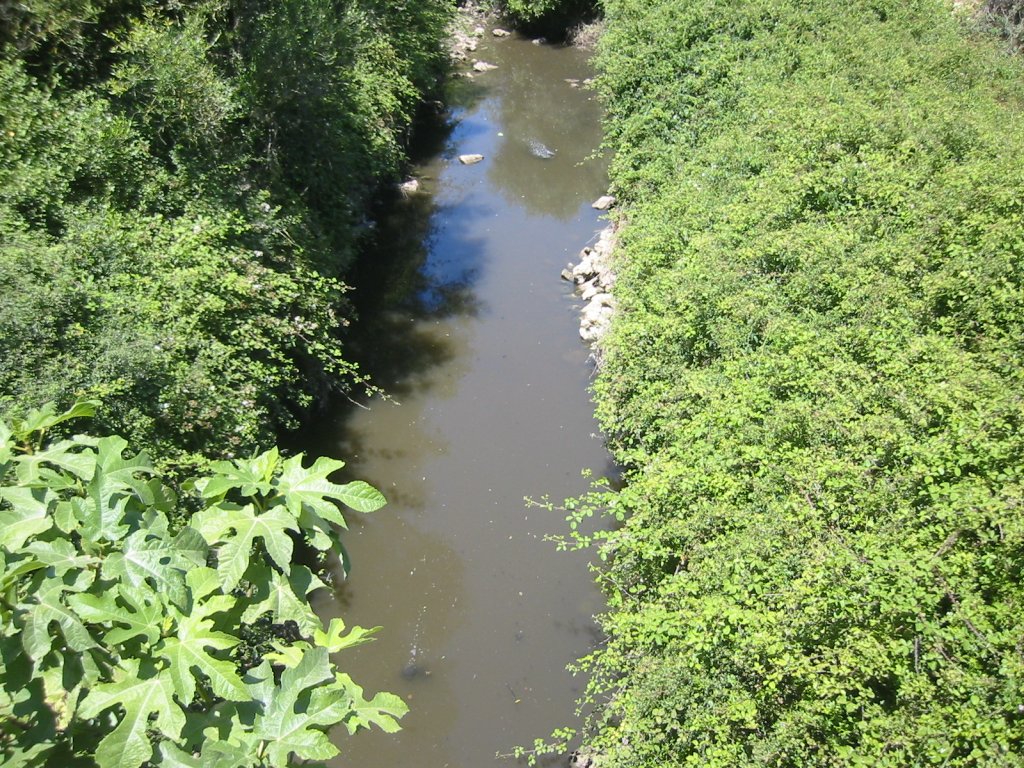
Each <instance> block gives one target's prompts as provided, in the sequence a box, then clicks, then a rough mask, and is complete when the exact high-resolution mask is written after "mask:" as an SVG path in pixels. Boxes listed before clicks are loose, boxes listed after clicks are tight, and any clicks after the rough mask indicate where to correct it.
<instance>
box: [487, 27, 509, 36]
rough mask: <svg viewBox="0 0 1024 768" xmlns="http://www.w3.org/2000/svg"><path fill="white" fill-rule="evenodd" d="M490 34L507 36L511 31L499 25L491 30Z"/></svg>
mask: <svg viewBox="0 0 1024 768" xmlns="http://www.w3.org/2000/svg"><path fill="white" fill-rule="evenodd" d="M491 34H492V35H494V36H495V37H508V36H509V35H511V34H512V33H511V32H509V31H508V30H507V29H501V28H500V27H498V28H495V29H493V30H491Z"/></svg>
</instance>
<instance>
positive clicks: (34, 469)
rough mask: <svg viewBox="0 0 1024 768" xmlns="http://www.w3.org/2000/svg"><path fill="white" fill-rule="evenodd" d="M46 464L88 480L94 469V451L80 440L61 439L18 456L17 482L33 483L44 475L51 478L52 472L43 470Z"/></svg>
mask: <svg viewBox="0 0 1024 768" xmlns="http://www.w3.org/2000/svg"><path fill="white" fill-rule="evenodd" d="M48 464H50V465H53V466H56V467H59V468H60V469H63V470H65V471H67V472H70V473H71V474H72V475H74V476H75V477H77V478H78V479H80V480H82V481H84V482H88V481H89V480H90V479H92V476H93V474H94V473H95V471H96V453H95V451H93V450H92V449H91V448H90V447H89V445H88V443H86V442H83V441H82V440H62V441H60V442H59V443H54V444H53V445H49V446H46V447H45V448H43V449H41V450H38V451H35V452H33V453H29V454H25V455H22V456H19V457H18V460H17V469H16V471H17V476H18V482H20V483H35V482H38V481H39V480H40V479H42V478H44V477H47V478H48V479H49V478H52V477H53V476H54V475H53V473H52V472H51V473H49V474H47V473H46V472H45V470H44V468H45V466H46V465H48ZM69 480H70V478H69Z"/></svg>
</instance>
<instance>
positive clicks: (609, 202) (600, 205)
mask: <svg viewBox="0 0 1024 768" xmlns="http://www.w3.org/2000/svg"><path fill="white" fill-rule="evenodd" d="M613 205H615V197H614V196H613V195H602V196H601V197H599V198H597V200H595V201H594V202H592V203H591V204H590V207H591V208H596V209H597V210H599V211H607V210H608V209H609V208H611V207H612V206H613Z"/></svg>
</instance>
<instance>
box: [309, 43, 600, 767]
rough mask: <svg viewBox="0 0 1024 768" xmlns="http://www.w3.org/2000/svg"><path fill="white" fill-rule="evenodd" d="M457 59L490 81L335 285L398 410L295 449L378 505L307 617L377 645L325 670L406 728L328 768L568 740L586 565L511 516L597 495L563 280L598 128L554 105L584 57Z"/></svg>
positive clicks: (573, 94) (461, 96) (588, 616)
mask: <svg viewBox="0 0 1024 768" xmlns="http://www.w3.org/2000/svg"><path fill="white" fill-rule="evenodd" d="M473 55H474V56H476V57H477V58H479V59H481V60H485V61H487V62H490V63H493V64H495V65H497V69H495V70H493V71H489V72H486V73H484V74H479V75H476V76H475V77H474V78H472V79H464V80H459V81H456V82H455V83H454V87H453V88H452V95H451V99H450V101H451V103H450V113H449V119H448V120H447V121H446V123H445V125H444V126H443V127H441V128H440V129H439V130H438V131H437V132H436V133H435V134H431V135H428V136H427V137H426V143H427V144H429V145H430V147H429V148H428V150H427V152H426V155H427V156H426V157H425V159H424V160H423V162H422V163H420V164H419V165H418V166H417V167H416V168H414V175H415V176H417V177H418V178H420V179H421V180H422V188H421V191H420V192H418V193H415V194H412V195H410V196H409V198H408V199H407V200H404V201H401V202H399V203H398V204H396V205H395V206H394V207H393V209H392V210H390V212H389V213H388V215H386V216H384V217H383V218H382V219H381V220H380V221H379V222H378V224H377V241H378V242H377V247H376V249H375V253H374V254H373V256H372V258H370V259H369V260H368V261H367V263H366V264H365V265H364V267H363V268H362V270H361V272H360V274H358V275H357V276H355V278H354V279H353V282H354V283H355V284H356V285H357V286H360V287H359V288H358V290H357V292H356V293H357V302H358V305H359V306H360V307H361V316H360V319H359V323H358V325H359V337H358V338H357V339H356V340H354V341H353V343H352V345H351V348H350V351H349V354H350V355H353V356H354V357H356V358H357V359H359V360H360V362H361V364H362V366H363V368H364V370H366V371H368V372H369V373H370V374H371V375H372V377H373V379H374V380H375V381H376V382H377V383H379V384H380V385H382V386H383V387H384V388H385V389H386V390H387V391H388V392H389V393H390V395H391V397H392V398H393V401H392V402H387V401H382V400H379V399H377V400H374V401H372V402H370V403H369V409H368V410H364V409H362V408H354V407H351V406H349V407H342V405H341V404H339V407H338V408H337V409H336V411H337V412H336V413H335V414H334V415H333V416H332V415H328V416H327V417H326V418H325V419H324V420H323V421H322V423H320V424H319V425H317V428H316V434H315V435H312V436H310V437H309V444H307V445H306V446H305V448H306V449H307V450H310V451H311V452H320V453H324V454H328V455H332V456H336V457H338V458H342V459H344V460H346V461H347V462H348V467H347V470H346V471H347V472H348V473H349V476H350V477H352V478H362V479H365V480H367V481H369V482H371V483H373V484H374V485H376V486H377V487H378V488H380V489H381V490H382V491H384V493H385V495H386V496H387V497H388V500H389V505H388V506H387V507H385V508H384V509H383V510H381V511H379V512H376V513H374V514H373V515H369V516H357V515H355V514H352V515H350V520H351V530H350V531H348V532H347V534H346V535H345V542H346V546H347V549H348V551H349V553H350V555H351V561H352V562H351V565H352V570H351V573H350V575H349V577H348V579H347V581H345V582H344V583H343V584H342V585H341V586H340V587H339V588H338V590H337V593H336V594H335V595H333V596H329V597H327V598H322V599H320V600H319V601H318V602H317V609H318V611H320V613H321V614H322V615H323V616H324V617H325V618H329V617H330V616H333V615H340V616H342V617H343V618H344V619H345V621H346V623H348V624H349V625H350V626H351V625H353V624H359V625H362V626H375V625H381V626H382V627H383V629H382V630H381V632H380V633H379V635H378V636H377V639H376V640H375V641H374V642H373V643H371V644H369V645H367V646H363V647H360V648H357V649H353V650H349V651H346V652H345V653H344V654H343V655H342V656H341V657H339V658H338V662H339V665H340V666H341V667H342V668H343V669H344V670H345V671H347V672H349V673H350V674H351V675H352V677H353V678H354V679H355V680H356V681H357V682H358V683H359V684H360V685H363V686H364V687H365V688H366V691H367V693H368V694H372V692H375V691H377V690H388V691H392V692H394V693H396V694H398V695H400V696H402V697H403V698H404V699H405V700H406V701H407V702H408V704H409V706H410V708H411V711H410V713H409V714H408V715H407V716H406V717H405V719H404V720H403V722H402V728H403V730H402V731H401V733H399V734H395V735H388V734H384V733H381V732H379V731H373V732H361V733H359V734H358V735H356V736H354V737H349V736H347V735H346V734H344V733H340V734H339V735H338V740H337V743H338V745H339V747H340V748H341V749H342V754H341V756H339V757H338V758H337V759H336V760H335V761H333V762H332V763H331V765H332V766H336V767H338V768H342V767H344V768H354V767H356V766H358V767H359V768H393V767H397V766H417V768H445V767H448V766H451V767H452V768H455V767H458V768H470V767H471V766H474V767H475V766H480V765H487V764H492V763H496V762H498V763H501V764H506V765H507V764H510V763H509V762H507V761H500V760H499V759H498V758H496V757H495V754H496V752H509V751H510V750H511V749H512V747H513V746H515V745H517V744H522V745H528V744H530V743H532V741H533V739H534V738H535V737H543V736H547V735H548V734H549V733H550V732H551V730H552V729H553V728H555V727H558V726H562V725H578V723H577V722H576V720H575V718H574V715H573V712H574V702H575V699H576V697H577V696H578V694H579V692H580V687H581V686H582V685H583V683H582V681H580V680H579V679H576V678H573V676H572V675H571V674H570V673H569V672H567V671H566V669H565V667H566V665H567V664H569V663H570V662H572V661H573V660H575V659H576V658H578V657H580V656H582V655H584V654H585V653H586V652H587V651H588V650H590V648H592V647H593V645H594V643H595V642H597V641H598V634H597V630H596V627H595V625H594V623H593V620H592V616H593V614H595V613H597V612H599V611H600V610H601V608H602V600H601V597H600V594H599V593H598V591H597V589H596V587H595V586H594V584H593V581H592V576H591V574H590V573H589V570H588V555H587V554H586V553H559V552H556V550H555V546H554V545H553V544H552V543H551V542H550V541H546V540H545V536H546V535H549V534H557V533H563V532H564V531H565V529H566V525H565V522H564V519H563V516H562V515H561V514H559V513H557V512H555V513H552V512H546V511H543V510H541V509H538V508H528V507H527V506H526V504H525V503H524V496H531V497H536V498H540V497H542V496H544V495H550V497H551V498H552V499H555V500H560V499H562V498H565V497H568V496H573V495H576V494H579V493H580V492H582V491H585V490H586V489H587V487H588V483H589V481H588V480H587V479H585V478H584V477H582V476H581V470H583V469H584V468H591V469H593V470H594V471H595V473H596V474H601V473H610V472H613V468H612V466H611V465H610V459H609V456H608V454H607V453H606V451H605V449H604V447H603V444H602V441H601V439H600V437H599V436H598V434H597V432H598V428H597V424H596V423H595V421H594V419H593V415H592V410H593V409H592V404H591V401H590V398H589V395H588V391H587V388H588V385H589V383H590V377H591V376H592V372H593V367H592V363H591V362H590V361H589V360H588V356H589V349H588V348H587V347H586V346H585V345H583V344H582V343H581V342H580V340H579V336H578V330H577V329H578V307H579V301H578V300H576V299H575V298H574V296H573V295H572V291H571V288H570V286H569V285H568V284H567V283H565V282H563V281H561V280H560V279H559V272H560V270H561V269H562V267H564V266H565V264H566V263H567V262H568V261H571V260H574V259H575V257H576V253H577V252H578V251H579V250H580V248H581V247H583V246H584V245H586V244H588V243H592V242H593V241H594V240H595V239H596V235H597V233H598V231H599V230H600V229H601V227H602V222H601V220H600V215H599V214H598V212H596V211H594V210H592V209H591V207H590V203H591V202H592V201H593V200H594V199H595V198H596V197H598V196H600V195H601V194H603V192H604V190H605V187H606V184H607V178H606V166H605V164H604V162H603V161H602V160H600V159H594V158H593V157H592V155H593V153H594V152H595V149H596V148H597V146H598V144H599V142H600V108H599V106H598V103H597V100H596V97H595V96H594V95H593V94H592V93H591V92H589V91H587V90H586V89H584V88H578V87H573V84H571V83H570V82H567V80H577V81H582V80H584V79H585V78H587V77H588V76H589V75H590V74H591V72H590V69H589V65H588V62H587V57H586V55H585V54H584V53H582V52H580V51H577V50H574V49H571V48H565V47H559V46H552V45H546V44H545V45H535V44H532V43H531V42H530V41H529V40H524V39H520V38H518V37H516V36H513V37H510V38H505V39H496V38H492V37H491V36H490V35H489V34H488V36H487V37H486V38H485V39H484V40H483V41H481V45H480V49H479V51H477V52H476V53H475V54H473ZM545 148H546V149H547V150H550V151H551V152H553V153H554V154H553V156H550V157H547V158H543V157H539V156H538V154H541V155H543V154H547V152H545V151H544V149H545ZM463 153H480V154H482V155H484V160H483V161H482V162H481V163H479V164H477V165H462V164H460V163H459V162H458V159H457V158H458V156H459V155H460V154H463ZM564 759H565V758H564V757H562V758H560V760H561V761H564Z"/></svg>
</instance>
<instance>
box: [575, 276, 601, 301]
mask: <svg viewBox="0 0 1024 768" xmlns="http://www.w3.org/2000/svg"><path fill="white" fill-rule="evenodd" d="M601 288H602V286H600V285H598V283H597V278H594V279H593V280H589V281H587V282H585V283H584V284H583V285H581V286H580V289H581V290H580V297H581V298H582V299H583V300H584V301H590V300H591V299H592V298H594V297H595V296H597V294H599V293H602V290H601Z"/></svg>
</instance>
